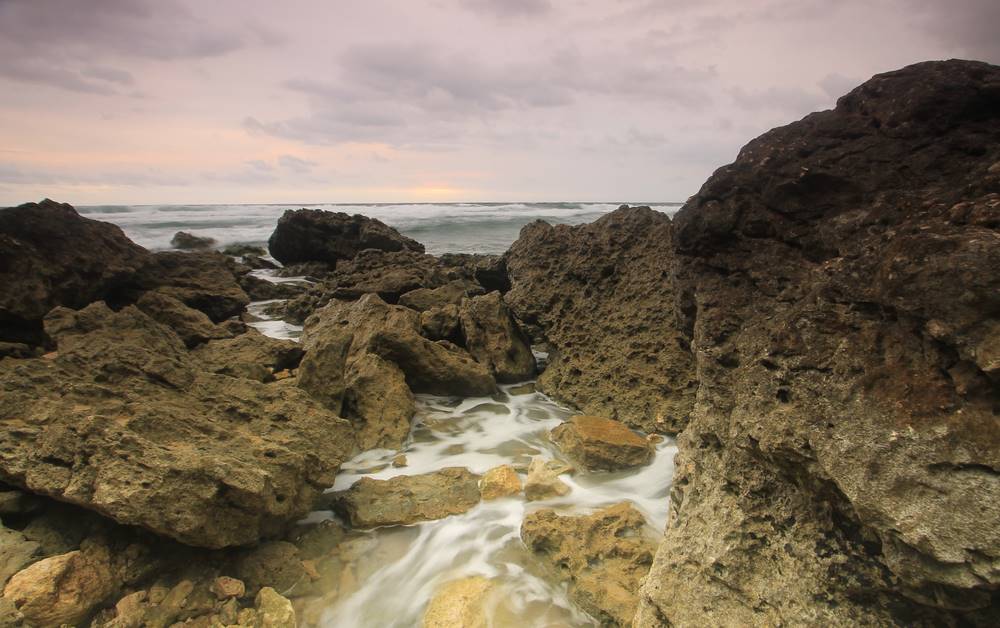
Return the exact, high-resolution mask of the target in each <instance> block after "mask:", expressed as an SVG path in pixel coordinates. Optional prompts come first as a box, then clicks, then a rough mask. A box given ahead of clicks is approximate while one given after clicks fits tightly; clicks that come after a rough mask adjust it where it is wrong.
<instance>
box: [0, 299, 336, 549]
mask: <svg viewBox="0 0 1000 628" xmlns="http://www.w3.org/2000/svg"><path fill="white" fill-rule="evenodd" d="M46 332H47V333H48V334H49V336H51V337H52V338H54V339H55V341H56V343H57V353H55V354H53V355H52V356H49V357H47V358H37V359H28V360H13V359H5V360H2V361H0V387H2V389H3V390H4V404H3V407H2V408H0V425H2V427H3V430H2V431H0V477H2V478H3V480H4V481H5V482H8V483H10V484H14V485H17V486H21V487H24V488H26V489H28V490H30V491H32V492H35V493H40V494H44V495H50V496H53V497H56V498H58V499H60V500H64V501H68V502H72V503H76V504H79V505H81V506H84V507H87V508H90V509H93V510H95V511H97V512H99V513H101V514H104V515H106V516H109V517H111V518H113V519H115V520H117V521H119V522H121V523H126V524H134V525H140V526H143V527H145V528H148V529H150V530H153V531H155V532H158V533H160V534H164V535H166V536H170V537H173V538H176V539H178V540H180V541H183V542H185V543H188V544H191V545H197V546H205V547H222V546H227V545H233V544H242V543H249V542H253V541H256V540H257V539H258V538H260V537H261V536H262V535H266V534H270V533H273V532H275V531H276V530H278V529H280V528H281V526H283V525H284V524H286V523H287V522H289V521H291V520H293V519H295V518H297V517H301V516H302V515H304V514H305V513H306V512H308V511H309V510H310V509H311V507H312V502H313V500H314V498H315V497H316V496H317V495H318V494H319V493H320V492H321V491H322V490H323V489H324V488H325V487H327V486H329V485H331V484H332V483H333V477H334V474H335V473H336V470H337V467H338V465H339V463H340V461H342V460H344V459H345V458H346V457H347V456H348V455H349V454H350V453H351V452H352V450H353V448H354V440H353V431H352V430H351V428H350V426H349V424H347V423H346V422H345V421H343V420H341V419H340V418H339V417H337V416H336V415H335V414H334V413H332V412H329V411H327V410H325V409H324V408H322V407H320V406H319V405H318V404H317V403H315V402H314V401H312V400H311V399H309V398H308V396H307V395H306V394H305V393H304V392H302V391H299V390H298V389H296V388H294V387H289V386H280V385H265V384H261V383H260V382H257V381H253V380H250V379H245V378H237V377H227V376H224V375H216V374H213V373H208V372H206V371H203V370H201V369H200V368H199V365H198V363H197V362H196V361H194V360H192V359H191V358H190V356H189V354H188V352H187V350H186V348H185V347H184V344H183V343H182V342H181V340H180V339H179V338H178V336H177V335H176V334H174V333H173V332H172V331H171V330H170V329H168V328H166V327H164V326H162V325H159V324H158V323H156V322H155V321H153V320H152V319H151V318H149V317H148V316H146V315H145V314H143V313H142V312H141V311H140V310H139V309H137V308H135V307H127V308H125V309H123V310H121V311H119V312H113V311H111V310H110V309H108V308H107V307H106V306H105V305H104V304H103V303H96V304H93V305H90V306H88V307H87V308H85V309H83V310H80V311H78V312H75V311H72V310H69V309H65V308H62V309H56V310H54V311H53V312H51V313H50V314H49V315H48V316H47V317H46Z"/></svg>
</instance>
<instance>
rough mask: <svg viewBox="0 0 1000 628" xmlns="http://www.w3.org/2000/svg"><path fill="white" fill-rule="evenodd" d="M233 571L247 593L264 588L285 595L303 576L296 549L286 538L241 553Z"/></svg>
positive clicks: (304, 573)
mask: <svg viewBox="0 0 1000 628" xmlns="http://www.w3.org/2000/svg"><path fill="white" fill-rule="evenodd" d="M233 570H234V573H235V574H236V576H237V577H238V578H239V579H240V580H242V581H243V583H244V584H245V586H246V595H248V596H254V595H256V594H257V592H258V591H260V590H261V588H263V587H274V588H275V589H277V590H279V591H281V592H282V593H284V594H287V593H288V592H289V591H291V590H292V589H293V588H294V587H295V586H296V585H297V584H299V583H301V582H303V581H304V580H305V578H306V572H305V569H304V568H303V567H302V558H301V557H300V556H299V550H298V548H297V547H295V546H294V545H292V544H291V543H288V542H286V541H271V542H268V543H263V544H261V545H260V546H259V547H255V548H252V549H248V550H245V551H243V552H241V554H240V555H239V556H238V557H237V559H236V561H235V562H234V566H233ZM240 597H242V596H240Z"/></svg>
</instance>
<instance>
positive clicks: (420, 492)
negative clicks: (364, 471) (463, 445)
mask: <svg viewBox="0 0 1000 628" xmlns="http://www.w3.org/2000/svg"><path fill="white" fill-rule="evenodd" d="M479 497H480V494H479V477H478V476H476V475H474V474H472V473H471V472H469V470H468V469H466V468H464V467H446V468H444V469H441V470H440V471H435V472H433V473H425V474H423V475H400V476H397V477H394V478H391V479H388V480H373V479H371V478H361V479H360V480H358V481H357V482H355V483H354V485H353V486H352V487H351V488H349V489H347V490H346V491H341V492H340V493H334V494H333V496H332V497H331V499H332V504H333V508H334V509H335V510H336V511H337V512H339V513H341V514H343V515H344V516H345V517H346V518H347V519H348V520H349V521H350V522H351V525H352V526H354V527H355V528H374V527H377V526H389V525H408V524H411V523H416V522H418V521H427V520H432V519H441V518H443V517H448V516H450V515H458V514H461V513H463V512H465V511H467V510H469V509H470V508H472V507H473V506H475V505H476V504H478V503H479Z"/></svg>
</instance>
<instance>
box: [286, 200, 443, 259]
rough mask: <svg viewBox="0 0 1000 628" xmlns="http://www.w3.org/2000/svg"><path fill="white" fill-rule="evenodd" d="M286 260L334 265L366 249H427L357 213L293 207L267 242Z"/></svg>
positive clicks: (420, 251)
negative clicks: (350, 213)
mask: <svg viewBox="0 0 1000 628" xmlns="http://www.w3.org/2000/svg"><path fill="white" fill-rule="evenodd" d="M267 245H268V249H269V250H270V252H271V255H272V256H273V257H274V259H276V260H278V261H279V262H281V263H282V264H297V263H301V262H325V263H327V264H331V265H334V264H336V263H337V262H338V261H340V260H348V259H352V258H354V256H356V255H357V254H358V253H360V252H361V251H363V250H365V249H378V250H380V251H416V252H418V253H423V252H424V246H423V245H422V244H420V243H419V242H417V241H415V240H411V239H410V238H407V237H405V236H402V235H400V234H399V232H398V231H396V230H395V229H393V228H392V227H390V226H388V225H386V224H385V223H383V222H381V221H379V220H375V219H374V218H368V217H367V216H361V215H360V214H355V215H353V216H351V215H349V214H345V213H343V212H328V211H323V210H320V209H298V210H292V209H289V210H288V211H286V212H285V213H284V214H283V215H282V216H281V218H279V219H278V225H277V227H275V229H274V233H272V234H271V238H270V239H269V240H268V242H267Z"/></svg>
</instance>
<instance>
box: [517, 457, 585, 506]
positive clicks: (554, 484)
mask: <svg viewBox="0 0 1000 628" xmlns="http://www.w3.org/2000/svg"><path fill="white" fill-rule="evenodd" d="M572 470H573V468H572V467H570V466H569V465H568V464H565V463H563V462H559V461H558V460H544V459H542V458H540V457H538V456H536V457H534V458H532V459H531V464H530V465H529V466H528V479H527V480H525V482H524V496H525V497H526V498H527V499H528V501H537V500H540V499H549V498H551V497H562V496H563V495H567V494H569V492H570V488H569V486H567V485H566V484H565V483H564V482H563V481H562V480H560V479H559V476H560V475H561V474H563V473H569V472H571V471H572Z"/></svg>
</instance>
